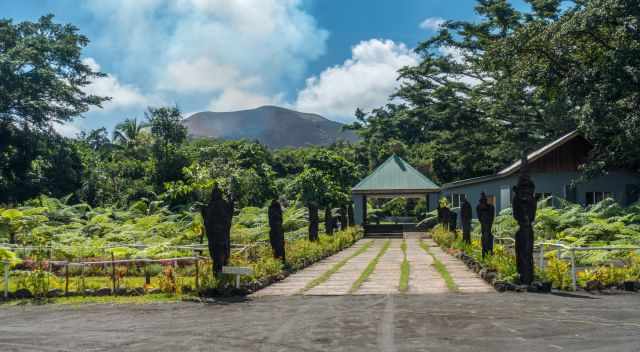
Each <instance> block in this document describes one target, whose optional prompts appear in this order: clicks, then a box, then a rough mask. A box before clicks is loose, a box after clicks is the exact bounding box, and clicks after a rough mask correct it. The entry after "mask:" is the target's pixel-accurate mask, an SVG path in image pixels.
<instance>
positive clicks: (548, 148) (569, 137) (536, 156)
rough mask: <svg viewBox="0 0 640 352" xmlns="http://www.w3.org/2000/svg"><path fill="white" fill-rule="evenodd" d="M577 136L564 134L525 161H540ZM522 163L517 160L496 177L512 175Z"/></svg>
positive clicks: (573, 132) (575, 133)
mask: <svg viewBox="0 0 640 352" xmlns="http://www.w3.org/2000/svg"><path fill="white" fill-rule="evenodd" d="M577 136H578V131H572V132H569V133H567V134H565V135H564V136H562V137H560V138H558V139H556V140H555V141H553V142H551V143H549V144H547V145H545V146H544V147H542V148H540V149H538V150H536V151H534V152H532V153H529V154H528V155H527V161H528V162H529V163H532V162H534V161H536V160H538V159H540V158H541V157H543V156H545V155H546V154H547V153H549V152H550V151H552V150H554V149H556V148H558V147H559V146H561V145H563V144H565V143H567V142H568V141H570V140H572V139H573V138H575V137H577ZM521 163H522V160H518V161H516V162H514V163H513V164H511V165H509V166H508V167H506V168H504V169H503V170H501V171H500V172H498V175H500V176H508V175H511V174H513V173H514V172H516V171H518V170H520V164H521Z"/></svg>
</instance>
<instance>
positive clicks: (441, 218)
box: [438, 205, 451, 230]
mask: <svg viewBox="0 0 640 352" xmlns="http://www.w3.org/2000/svg"><path fill="white" fill-rule="evenodd" d="M450 221H451V211H450V210H449V207H447V206H446V205H444V206H443V205H438V222H439V223H440V225H442V227H443V228H444V229H446V230H448V229H449V224H450Z"/></svg>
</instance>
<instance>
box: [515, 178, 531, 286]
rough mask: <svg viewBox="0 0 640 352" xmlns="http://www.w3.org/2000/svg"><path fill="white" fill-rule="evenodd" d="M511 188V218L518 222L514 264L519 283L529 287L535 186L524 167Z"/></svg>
mask: <svg viewBox="0 0 640 352" xmlns="http://www.w3.org/2000/svg"><path fill="white" fill-rule="evenodd" d="M523 170H524V171H523V172H522V173H521V174H520V177H519V178H518V184H517V185H516V186H515V187H513V193H514V197H513V217H514V218H515V219H516V221H517V222H518V232H516V264H517V267H518V274H520V282H521V283H522V284H526V285H530V284H531V282H532V281H533V227H532V225H531V223H532V222H533V221H534V220H535V218H536V208H537V204H536V199H535V188H536V187H535V184H534V183H533V181H531V178H530V177H529V175H528V173H527V172H526V166H525V167H523Z"/></svg>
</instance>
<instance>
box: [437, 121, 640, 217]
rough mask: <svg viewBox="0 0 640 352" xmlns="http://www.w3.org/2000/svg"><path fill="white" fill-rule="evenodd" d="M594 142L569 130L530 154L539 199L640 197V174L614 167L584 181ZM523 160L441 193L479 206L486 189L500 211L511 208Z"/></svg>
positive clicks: (456, 201)
mask: <svg viewBox="0 0 640 352" xmlns="http://www.w3.org/2000/svg"><path fill="white" fill-rule="evenodd" d="M592 148H593V147H592V145H591V143H589V141H588V140H586V139H585V138H584V137H582V136H581V135H580V134H579V133H578V132H576V131H574V132H571V133H568V134H566V135H564V136H562V137H560V138H558V139H557V140H555V141H553V142H551V143H549V144H547V145H545V146H544V147H542V148H540V149H538V150H536V151H534V152H533V153H531V154H529V155H528V157H527V158H528V163H529V173H530V175H531V179H532V180H533V182H534V183H535V185H536V196H537V197H538V198H542V197H548V196H556V197H559V198H563V199H566V200H568V201H571V202H575V203H579V204H582V205H590V204H594V203H597V202H599V201H601V200H602V199H604V198H607V197H610V198H613V199H615V200H616V201H617V202H618V203H620V204H622V205H629V204H631V203H633V202H635V201H637V200H638V189H639V188H638V186H639V185H640V174H638V173H634V172H631V171H627V170H612V171H610V172H608V173H607V174H606V175H603V176H600V177H597V178H593V179H589V180H581V173H580V171H579V170H578V167H579V166H580V165H581V164H583V163H584V161H586V159H587V157H588V154H589V151H590V150H591V149H592ZM520 163H521V162H520V161H517V162H515V163H513V164H511V165H510V166H508V167H507V168H505V169H503V170H501V171H499V172H498V173H496V174H495V175H490V176H483V177H477V178H472V179H467V180H461V181H456V182H451V183H448V184H445V185H443V186H442V189H441V193H440V194H441V196H445V197H447V198H448V199H449V200H450V206H451V207H458V206H459V205H460V202H461V200H462V199H464V198H465V197H466V198H467V199H468V200H469V202H470V203H471V205H472V208H473V209H474V211H473V213H474V214H473V216H474V218H475V217H476V214H475V207H476V205H477V204H478V201H479V199H480V193H481V192H484V193H485V194H486V195H487V197H488V198H489V201H490V202H491V203H492V204H494V205H495V208H496V212H500V211H501V210H503V209H505V208H509V207H511V198H512V196H513V194H512V188H513V186H515V185H516V183H517V181H518V171H519V170H520Z"/></svg>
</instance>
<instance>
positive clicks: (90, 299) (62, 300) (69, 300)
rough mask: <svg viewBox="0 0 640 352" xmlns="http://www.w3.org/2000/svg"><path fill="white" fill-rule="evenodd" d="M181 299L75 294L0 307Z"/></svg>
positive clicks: (176, 297)
mask: <svg viewBox="0 0 640 352" xmlns="http://www.w3.org/2000/svg"><path fill="white" fill-rule="evenodd" d="M181 300H182V296H181V295H168V294H164V293H158V294H147V295H144V296H103V297H94V296H86V297H82V296H77V297H59V298H48V299H46V300H41V301H40V300H31V299H22V300H12V301H9V302H5V303H0V308H2V307H15V306H23V305H39V304H45V303H46V304H49V303H54V304H65V305H81V304H90V303H93V304H146V303H162V302H164V303H175V302H180V301H181Z"/></svg>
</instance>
